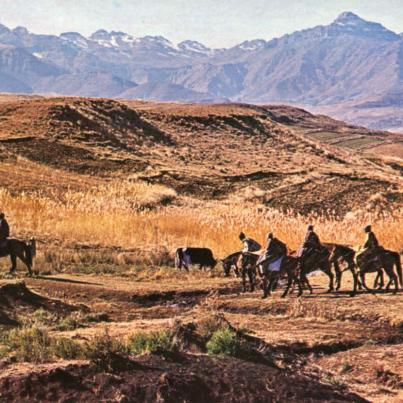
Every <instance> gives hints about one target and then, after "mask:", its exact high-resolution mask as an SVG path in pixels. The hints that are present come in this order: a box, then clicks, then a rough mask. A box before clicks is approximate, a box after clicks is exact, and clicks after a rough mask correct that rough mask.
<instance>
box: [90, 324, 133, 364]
mask: <svg viewBox="0 0 403 403" xmlns="http://www.w3.org/2000/svg"><path fill="white" fill-rule="evenodd" d="M85 356H86V358H88V359H89V360H90V362H91V363H92V364H93V365H95V366H96V367H97V368H99V369H101V370H103V371H111V372H113V371H116V370H119V369H121V368H123V367H125V366H126V365H127V363H128V359H129V350H128V348H127V346H126V345H125V344H124V343H123V342H122V341H121V340H120V339H118V338H112V337H111V336H110V335H109V333H108V330H106V329H105V332H104V333H103V334H102V335H101V336H98V337H96V338H95V339H94V340H92V341H91V342H88V343H87V344H86V346H85Z"/></svg>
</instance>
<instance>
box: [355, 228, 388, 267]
mask: <svg viewBox="0 0 403 403" xmlns="http://www.w3.org/2000/svg"><path fill="white" fill-rule="evenodd" d="M364 232H365V233H366V234H367V240H366V241H365V244H364V245H363V248H362V250H361V251H360V252H359V253H357V256H356V262H357V264H358V265H359V266H361V265H362V264H363V263H368V262H369V261H370V260H371V259H372V258H373V257H375V256H376V255H377V252H379V250H380V249H382V246H380V245H379V242H378V239H377V238H376V236H375V234H374V233H373V232H372V227H371V226H370V225H367V226H366V227H365V228H364Z"/></svg>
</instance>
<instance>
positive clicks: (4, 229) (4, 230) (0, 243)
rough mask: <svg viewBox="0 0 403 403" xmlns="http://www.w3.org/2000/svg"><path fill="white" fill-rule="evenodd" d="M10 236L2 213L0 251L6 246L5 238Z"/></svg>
mask: <svg viewBox="0 0 403 403" xmlns="http://www.w3.org/2000/svg"><path fill="white" fill-rule="evenodd" d="M9 236H10V227H9V225H8V222H7V220H6V217H5V215H4V213H0V249H2V248H5V247H6V246H7V238H8V237H9Z"/></svg>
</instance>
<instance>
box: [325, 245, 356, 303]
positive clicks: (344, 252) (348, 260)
mask: <svg viewBox="0 0 403 403" xmlns="http://www.w3.org/2000/svg"><path fill="white" fill-rule="evenodd" d="M324 246H325V247H326V248H327V249H328V250H329V251H330V257H329V261H330V263H331V264H332V265H333V267H334V270H335V273H336V291H338V290H339V289H340V287H341V277H342V274H343V271H344V270H341V269H340V265H339V263H340V262H344V263H345V264H346V265H347V267H346V269H345V270H350V272H351V274H352V276H353V283H354V285H353V291H352V294H353V295H355V294H356V292H357V286H358V288H359V289H362V285H361V282H360V280H359V279H358V275H357V270H356V269H357V265H356V264H355V250H354V249H352V248H350V247H349V246H346V245H340V244H331V243H328V244H324Z"/></svg>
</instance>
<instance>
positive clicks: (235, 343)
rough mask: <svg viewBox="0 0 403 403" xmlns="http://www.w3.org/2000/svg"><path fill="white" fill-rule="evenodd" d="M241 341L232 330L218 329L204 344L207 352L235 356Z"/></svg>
mask: <svg viewBox="0 0 403 403" xmlns="http://www.w3.org/2000/svg"><path fill="white" fill-rule="evenodd" d="M240 347H241V342H240V339H239V336H238V335H237V334H236V332H234V331H233V330H231V329H229V328H227V329H220V330H217V331H215V332H214V333H213V335H212V336H211V338H210V340H209V341H208V342H207V344H206V348H207V352H208V353H209V354H223V355H231V356H236V355H238V354H239V352H240Z"/></svg>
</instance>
